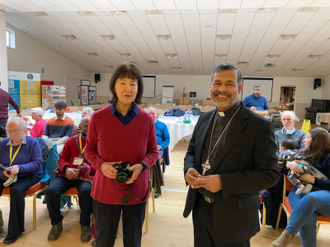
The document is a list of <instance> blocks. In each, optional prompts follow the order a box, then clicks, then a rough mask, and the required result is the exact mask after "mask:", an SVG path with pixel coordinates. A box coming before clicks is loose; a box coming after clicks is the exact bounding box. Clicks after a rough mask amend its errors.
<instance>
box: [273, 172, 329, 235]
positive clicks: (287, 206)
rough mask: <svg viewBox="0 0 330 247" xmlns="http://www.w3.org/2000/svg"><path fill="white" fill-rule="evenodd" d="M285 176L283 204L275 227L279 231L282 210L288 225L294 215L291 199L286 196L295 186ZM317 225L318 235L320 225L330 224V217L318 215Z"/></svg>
mask: <svg viewBox="0 0 330 247" xmlns="http://www.w3.org/2000/svg"><path fill="white" fill-rule="evenodd" d="M283 176H284V179H283V202H282V203H281V205H280V208H279V210H278V216H277V221H276V227H275V228H276V229H278V225H279V223H280V219H281V213H282V208H283V210H284V212H285V213H286V216H287V219H288V223H289V219H290V215H291V213H292V208H291V205H290V201H289V197H288V196H286V192H289V191H290V190H291V188H292V187H293V185H292V184H291V183H290V181H289V179H288V178H287V176H286V175H285V174H283ZM316 223H317V228H316V233H318V232H319V230H320V225H321V224H330V217H324V216H322V215H318V216H317V222H316Z"/></svg>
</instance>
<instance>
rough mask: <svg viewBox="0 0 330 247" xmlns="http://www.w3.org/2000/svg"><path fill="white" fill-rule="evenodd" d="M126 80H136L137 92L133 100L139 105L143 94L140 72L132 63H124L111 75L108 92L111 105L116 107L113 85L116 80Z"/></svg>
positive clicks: (116, 98)
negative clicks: (110, 95)
mask: <svg viewBox="0 0 330 247" xmlns="http://www.w3.org/2000/svg"><path fill="white" fill-rule="evenodd" d="M122 78H128V79H131V80H137V84H138V91H137V94H136V98H135V100H134V101H135V103H136V104H140V103H141V98H142V94H143V81H142V75H141V72H140V70H139V69H138V68H137V67H136V66H135V65H134V64H132V63H124V64H121V65H119V66H118V68H117V69H116V70H115V72H114V73H113V75H112V77H111V79H110V91H111V93H112V98H111V100H110V101H109V102H110V103H112V104H113V105H116V103H117V100H118V97H117V94H116V92H115V85H116V81H117V80H118V79H122Z"/></svg>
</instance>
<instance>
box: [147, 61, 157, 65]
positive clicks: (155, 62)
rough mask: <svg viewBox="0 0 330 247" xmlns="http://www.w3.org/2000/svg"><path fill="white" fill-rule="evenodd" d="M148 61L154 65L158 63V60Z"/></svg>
mask: <svg viewBox="0 0 330 247" xmlns="http://www.w3.org/2000/svg"><path fill="white" fill-rule="evenodd" d="M148 63H150V64H152V65H157V64H158V61H148Z"/></svg>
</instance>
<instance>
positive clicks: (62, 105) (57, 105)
mask: <svg viewBox="0 0 330 247" xmlns="http://www.w3.org/2000/svg"><path fill="white" fill-rule="evenodd" d="M67 106H68V105H67V104H66V102H65V101H64V100H59V101H57V102H56V103H55V104H54V107H55V109H56V108H60V109H65V108H66V107H67Z"/></svg>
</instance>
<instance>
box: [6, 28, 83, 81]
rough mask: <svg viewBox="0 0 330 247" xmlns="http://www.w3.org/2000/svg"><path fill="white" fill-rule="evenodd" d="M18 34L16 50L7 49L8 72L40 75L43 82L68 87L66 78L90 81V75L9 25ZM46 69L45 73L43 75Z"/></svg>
mask: <svg viewBox="0 0 330 247" xmlns="http://www.w3.org/2000/svg"><path fill="white" fill-rule="evenodd" d="M7 26H8V27H9V28H10V29H13V30H14V31H15V34H16V49H10V48H7V57H8V70H9V71H20V72H33V73H40V75H41V80H46V81H54V83H55V84H57V85H66V83H65V81H66V80H65V78H66V77H70V78H79V79H88V78H90V73H89V72H88V71H87V70H85V69H83V68H81V67H79V66H78V65H76V64H75V63H73V62H71V61H70V60H68V59H67V58H65V57H63V56H61V55H60V54H58V53H56V52H55V51H53V50H51V49H50V48H48V47H46V46H45V45H43V44H41V43H40V42H38V41H36V40H35V39H33V38H31V37H30V36H28V35H26V34H25V33H23V32H22V31H20V30H18V29H16V28H15V27H13V26H11V25H9V24H8V23H7ZM41 68H45V73H43V74H42V73H41Z"/></svg>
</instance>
